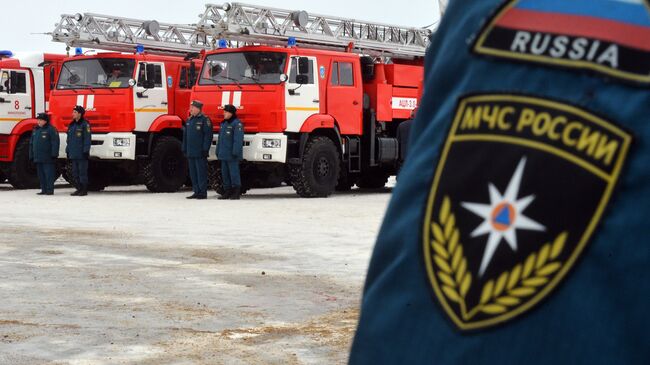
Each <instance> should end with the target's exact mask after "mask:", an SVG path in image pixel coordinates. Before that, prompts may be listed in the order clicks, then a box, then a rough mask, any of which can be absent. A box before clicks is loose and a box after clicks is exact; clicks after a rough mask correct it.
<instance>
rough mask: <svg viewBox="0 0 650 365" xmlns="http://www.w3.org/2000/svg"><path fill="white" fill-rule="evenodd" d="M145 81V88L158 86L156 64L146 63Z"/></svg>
mask: <svg viewBox="0 0 650 365" xmlns="http://www.w3.org/2000/svg"><path fill="white" fill-rule="evenodd" d="M144 67H145V82H144V84H143V85H142V87H144V88H145V89H153V88H154V87H156V65H154V64H151V63H147V64H145V66H144Z"/></svg>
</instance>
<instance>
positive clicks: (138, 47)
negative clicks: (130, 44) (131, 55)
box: [135, 44, 144, 54]
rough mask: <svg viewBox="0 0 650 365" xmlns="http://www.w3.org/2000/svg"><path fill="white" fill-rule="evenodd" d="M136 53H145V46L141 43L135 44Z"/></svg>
mask: <svg viewBox="0 0 650 365" xmlns="http://www.w3.org/2000/svg"><path fill="white" fill-rule="evenodd" d="M135 53H137V54H143V53H144V46H143V45H141V44H138V45H137V46H135Z"/></svg>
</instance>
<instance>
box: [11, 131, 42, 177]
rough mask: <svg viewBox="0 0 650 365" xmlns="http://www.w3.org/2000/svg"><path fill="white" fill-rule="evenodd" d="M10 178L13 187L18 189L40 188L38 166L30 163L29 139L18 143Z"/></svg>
mask: <svg viewBox="0 0 650 365" xmlns="http://www.w3.org/2000/svg"><path fill="white" fill-rule="evenodd" d="M8 178H9V183H10V184H11V186H13V187H14V188H16V189H38V187H39V186H40V184H39V182H38V174H37V173H36V166H34V164H33V163H32V162H30V161H29V138H23V139H21V140H20V141H19V142H18V145H17V146H16V152H15V153H14V161H13V162H12V163H11V166H10V167H9V176H8Z"/></svg>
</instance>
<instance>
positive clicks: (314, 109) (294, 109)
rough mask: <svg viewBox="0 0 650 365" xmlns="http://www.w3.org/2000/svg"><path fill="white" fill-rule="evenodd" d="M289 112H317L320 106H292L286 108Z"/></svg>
mask: <svg viewBox="0 0 650 365" xmlns="http://www.w3.org/2000/svg"><path fill="white" fill-rule="evenodd" d="M286 109H287V111H288V112H317V111H320V108H317V107H297V106H295V107H294V106H290V107H287V108H286Z"/></svg>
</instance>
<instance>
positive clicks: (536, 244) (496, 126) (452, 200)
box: [423, 94, 632, 331]
mask: <svg viewBox="0 0 650 365" xmlns="http://www.w3.org/2000/svg"><path fill="white" fill-rule="evenodd" d="M631 141H632V136H631V135H630V134H629V133H627V132H626V131H624V130H622V129H621V128H619V127H617V126H616V125H615V124H614V123H612V122H610V121H607V120H605V119H602V118H600V117H598V116H596V115H594V114H592V113H590V112H589V111H586V110H583V109H580V108H577V107H574V106H571V105H568V104H564V103H561V102H556V101H551V100H546V99H540V98H536V97H530V96H521V95H504V94H495V95H490V94H486V95H476V96H468V97H465V98H464V99H462V100H461V101H460V102H459V105H458V108H457V111H456V116H455V120H454V122H453V124H452V127H451V130H450V132H449V135H448V136H447V140H446V142H445V145H444V149H443V151H442V155H441V158H440V161H439V163H438V166H437V168H436V171H435V175H434V180H433V183H432V186H431V191H430V194H429V198H428V202H427V206H426V214H425V218H424V221H423V253H424V261H425V264H426V270H427V274H428V277H429V282H430V284H431V287H432V288H433V291H434V293H435V297H436V299H437V301H438V302H439V303H440V305H441V307H442V308H443V310H444V312H445V313H446V314H447V316H448V317H449V318H450V319H451V320H452V322H453V323H454V324H455V325H456V326H457V327H458V328H459V329H460V330H463V331H464V330H474V329H480V328H487V327H492V326H495V325H497V324H500V323H503V322H506V321H508V320H511V319H513V318H516V317H518V316H519V315H521V314H522V313H524V312H526V311H528V310H530V309H531V308H532V307H534V306H535V305H537V304H538V303H539V302H540V301H541V300H542V299H544V298H545V297H546V296H548V295H549V293H550V292H551V291H552V290H553V289H554V288H555V287H556V286H557V285H558V284H559V283H560V282H561V281H562V280H563V279H564V278H565V277H566V276H567V273H568V271H569V270H570V269H571V267H572V266H573V265H574V264H575V262H576V260H577V259H578V257H579V256H580V255H581V254H582V252H583V251H584V249H585V247H586V246H587V244H588V242H589V241H590V239H591V238H592V236H593V234H594V230H595V228H596V226H597V225H598V224H599V222H600V221H601V220H602V218H603V214H604V212H605V208H606V207H607V205H608V203H609V201H610V198H611V196H612V192H613V190H614V188H615V185H616V183H617V181H618V179H619V175H620V173H621V169H622V167H623V165H624V163H625V160H626V158H627V154H628V150H629V146H630V144H631Z"/></svg>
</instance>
